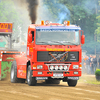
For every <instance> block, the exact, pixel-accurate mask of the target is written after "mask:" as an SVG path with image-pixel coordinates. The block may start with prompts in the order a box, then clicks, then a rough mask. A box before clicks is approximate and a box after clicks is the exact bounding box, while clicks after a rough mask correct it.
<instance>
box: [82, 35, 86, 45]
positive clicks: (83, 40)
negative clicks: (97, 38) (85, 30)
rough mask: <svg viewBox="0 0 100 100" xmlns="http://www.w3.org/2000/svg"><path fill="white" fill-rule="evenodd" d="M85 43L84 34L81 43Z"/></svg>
mask: <svg viewBox="0 0 100 100" xmlns="http://www.w3.org/2000/svg"><path fill="white" fill-rule="evenodd" d="M84 43H85V36H84V35H82V36H81V44H84Z"/></svg>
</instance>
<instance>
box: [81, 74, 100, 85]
mask: <svg viewBox="0 0 100 100" xmlns="http://www.w3.org/2000/svg"><path fill="white" fill-rule="evenodd" d="M79 82H81V83H87V84H94V85H100V81H97V80H96V78H95V75H82V76H81V77H80V79H79Z"/></svg>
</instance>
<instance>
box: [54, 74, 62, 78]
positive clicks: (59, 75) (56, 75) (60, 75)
mask: <svg viewBox="0 0 100 100" xmlns="http://www.w3.org/2000/svg"><path fill="white" fill-rule="evenodd" d="M53 77H63V74H62V73H54V74H53Z"/></svg>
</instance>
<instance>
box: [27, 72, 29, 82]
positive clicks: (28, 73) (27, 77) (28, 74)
mask: <svg viewBox="0 0 100 100" xmlns="http://www.w3.org/2000/svg"><path fill="white" fill-rule="evenodd" d="M27 78H28V82H30V70H28V77H27Z"/></svg>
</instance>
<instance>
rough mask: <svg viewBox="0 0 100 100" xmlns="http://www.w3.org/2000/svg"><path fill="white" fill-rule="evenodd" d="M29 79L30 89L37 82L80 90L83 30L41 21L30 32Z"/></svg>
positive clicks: (33, 25) (28, 50) (65, 24)
mask: <svg viewBox="0 0 100 100" xmlns="http://www.w3.org/2000/svg"><path fill="white" fill-rule="evenodd" d="M27 40H28V41H27V53H26V55H27V63H26V68H25V69H26V74H25V76H26V78H25V79H27V83H28V84H29V85H36V82H37V80H45V82H46V83H53V84H55V83H56V84H59V83H60V80H63V81H64V82H67V83H68V85H69V86H76V84H77V80H78V79H79V76H81V67H82V66H81V59H82V58H81V56H82V48H81V46H82V45H83V44H84V42H85V36H84V33H83V31H82V30H81V28H80V27H79V26H75V25H70V22H69V21H65V22H64V24H58V23H49V21H46V22H45V23H44V21H41V24H40V25H37V24H31V25H30V26H29V28H28V39H27Z"/></svg>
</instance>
